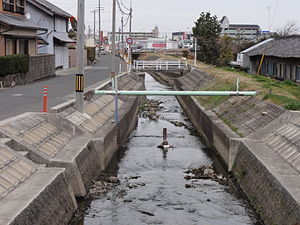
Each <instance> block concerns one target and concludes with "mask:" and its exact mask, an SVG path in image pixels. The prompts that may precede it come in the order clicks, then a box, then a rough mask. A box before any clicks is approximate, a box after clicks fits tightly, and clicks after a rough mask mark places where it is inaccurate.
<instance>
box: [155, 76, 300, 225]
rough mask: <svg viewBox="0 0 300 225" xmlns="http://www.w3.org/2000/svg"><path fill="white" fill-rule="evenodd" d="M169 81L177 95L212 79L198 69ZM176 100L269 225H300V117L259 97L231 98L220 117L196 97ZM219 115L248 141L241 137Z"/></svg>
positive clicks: (217, 112)
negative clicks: (201, 103)
mask: <svg viewBox="0 0 300 225" xmlns="http://www.w3.org/2000/svg"><path fill="white" fill-rule="evenodd" d="M160 78H162V77H160ZM163 79H165V78H164V77H163ZM168 79H172V81H171V82H170V81H168V80H165V82H168V83H175V86H174V88H175V89H176V90H193V89H194V88H199V87H198V84H199V85H200V86H201V87H203V86H205V84H206V83H208V82H209V80H211V78H209V76H208V75H207V74H205V73H202V72H199V73H197V70H194V72H191V73H188V74H186V75H185V76H183V77H181V78H179V79H175V80H174V79H173V78H171V77H169V78H168ZM177 99H178V100H179V102H180V104H181V105H182V106H183V108H184V110H185V111H186V112H187V114H188V116H189V117H190V119H191V121H192V123H193V124H194V126H195V127H196V129H197V131H198V132H199V134H200V135H201V136H202V137H203V138H204V140H205V141H206V143H207V144H208V145H210V146H212V147H213V148H214V149H215V150H216V152H217V153H218V154H219V155H220V158H221V159H222V160H223V161H224V162H225V164H226V165H227V166H228V169H229V170H230V171H232V174H233V175H234V177H235V178H236V179H237V181H238V183H239V185H240V187H241V188H242V190H243V191H244V193H245V194H246V195H247V197H248V199H249V201H250V202H251V204H252V205H253V206H254V208H255V209H256V212H257V213H258V214H259V215H260V216H261V218H262V220H263V221H264V223H265V224H266V225H283V224H284V225H299V224H300V194H299V193H300V174H299V169H300V135H299V134H300V126H299V125H300V116H299V115H300V113H299V112H287V111H286V110H283V109H282V108H280V107H278V106H275V105H273V104H271V103H267V102H262V101H258V100H257V99H255V98H244V97H242V98H241V97H234V98H230V99H229V100H228V101H227V102H225V103H224V104H223V105H221V106H219V107H218V108H216V109H215V110H214V111H215V112H216V113H214V112H212V111H210V110H206V109H204V108H203V107H202V106H201V105H200V104H199V103H198V102H197V100H196V99H195V98H194V97H187V96H179V97H178V98H177ZM217 115H219V116H220V117H224V118H225V119H226V120H228V121H229V122H231V123H232V124H233V126H235V127H236V128H237V130H238V132H239V133H241V135H242V136H244V137H247V138H241V137H240V136H239V135H237V133H236V132H234V131H232V130H231V128H229V127H228V126H227V125H226V124H225V123H224V122H223V121H222V120H221V119H219V118H218V116H217Z"/></svg>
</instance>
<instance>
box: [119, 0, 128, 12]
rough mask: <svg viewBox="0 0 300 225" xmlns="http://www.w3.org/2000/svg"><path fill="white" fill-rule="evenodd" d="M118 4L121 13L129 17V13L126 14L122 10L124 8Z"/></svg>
mask: <svg viewBox="0 0 300 225" xmlns="http://www.w3.org/2000/svg"><path fill="white" fill-rule="evenodd" d="M117 3H118V7H119V10H120V11H121V13H122V14H123V15H127V16H129V13H126V12H124V11H123V9H122V7H121V4H120V2H119V1H117Z"/></svg>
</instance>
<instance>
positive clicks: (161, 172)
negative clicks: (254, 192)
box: [71, 75, 261, 225]
mask: <svg viewBox="0 0 300 225" xmlns="http://www.w3.org/2000/svg"><path fill="white" fill-rule="evenodd" d="M146 88H147V90H168V87H166V86H164V85H161V84H160V83H158V82H157V81H155V80H154V79H153V78H152V77H151V76H150V75H146ZM148 99H150V100H154V102H160V104H159V107H160V110H159V111H158V112H156V113H154V115H158V117H159V118H157V119H156V118H153V117H155V116H151V118H150V119H149V117H148V116H145V113H143V112H141V113H140V116H139V119H138V125H137V128H136V129H135V130H134V131H133V132H132V134H131V136H130V138H129V140H128V142H127V144H126V145H125V146H123V148H122V149H121V150H120V156H119V157H118V158H117V159H116V162H115V163H114V165H112V166H111V167H110V168H109V170H108V171H107V174H109V175H113V176H116V177H118V179H119V181H120V183H118V184H114V185H113V186H112V188H111V189H110V190H108V191H107V193H105V194H102V195H101V196H98V197H97V198H95V199H91V200H88V201H83V202H81V212H82V213H81V214H80V213H78V214H77V218H75V219H74V221H73V222H72V223H71V224H72V225H75V224H76V225H79V224H80V225H83V224H84V225H100V224H101V225H143V224H145V225H146V224H147V225H148V224H164V225H177V224H178V225H245V224H249V225H260V224H261V223H260V222H259V221H258V219H257V218H256V216H255V214H254V212H253V211H252V209H251V208H250V207H249V205H248V203H247V201H246V200H245V199H244V198H243V195H242V194H241V193H240V191H239V189H238V188H237V187H236V186H235V184H234V182H233V181H232V180H231V179H230V177H229V175H228V174H227V173H226V170H225V169H224V168H223V167H222V165H221V163H220V162H219V161H218V159H217V158H216V157H215V155H214V153H212V151H211V150H210V149H208V148H207V147H206V146H205V145H204V143H203V142H202V141H201V139H200V138H199V137H198V136H197V135H195V132H194V128H193V126H192V125H191V123H190V122H189V120H188V118H187V117H186V116H185V114H184V112H183V111H182V109H181V107H180V105H179V103H178V102H177V100H176V98H175V97H172V96H162V97H148ZM163 128H167V130H168V142H169V145H172V146H173V148H170V149H168V150H167V151H164V150H162V149H160V148H158V147H157V146H158V145H160V144H161V143H162V136H163ZM200 166H211V168H212V169H213V170H214V171H215V173H216V174H218V176H219V177H221V179H222V181H224V182H219V181H218V180H214V179H185V177H186V176H187V173H185V172H186V171H187V170H188V169H192V168H198V167H200ZM79 212H80V211H79Z"/></svg>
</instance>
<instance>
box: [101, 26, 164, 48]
mask: <svg viewBox="0 0 300 225" xmlns="http://www.w3.org/2000/svg"><path fill="white" fill-rule="evenodd" d="M158 35H159V31H158V27H155V28H154V29H153V30H152V31H151V32H131V35H130V37H131V38H133V40H134V41H136V40H147V39H149V38H158ZM107 36H108V40H109V44H111V41H112V34H111V32H108V34H107ZM123 38H124V41H125V40H126V39H127V38H129V32H123ZM121 41H122V33H121V32H116V42H121Z"/></svg>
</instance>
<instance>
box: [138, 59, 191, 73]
mask: <svg viewBox="0 0 300 225" xmlns="http://www.w3.org/2000/svg"><path fill="white" fill-rule="evenodd" d="M187 67H188V63H187V61H180V60H178V61H174V60H173V61H165V60H156V61H148V60H146V61H137V60H135V61H133V69H134V70H137V71H181V70H184V69H185V68H187Z"/></svg>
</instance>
